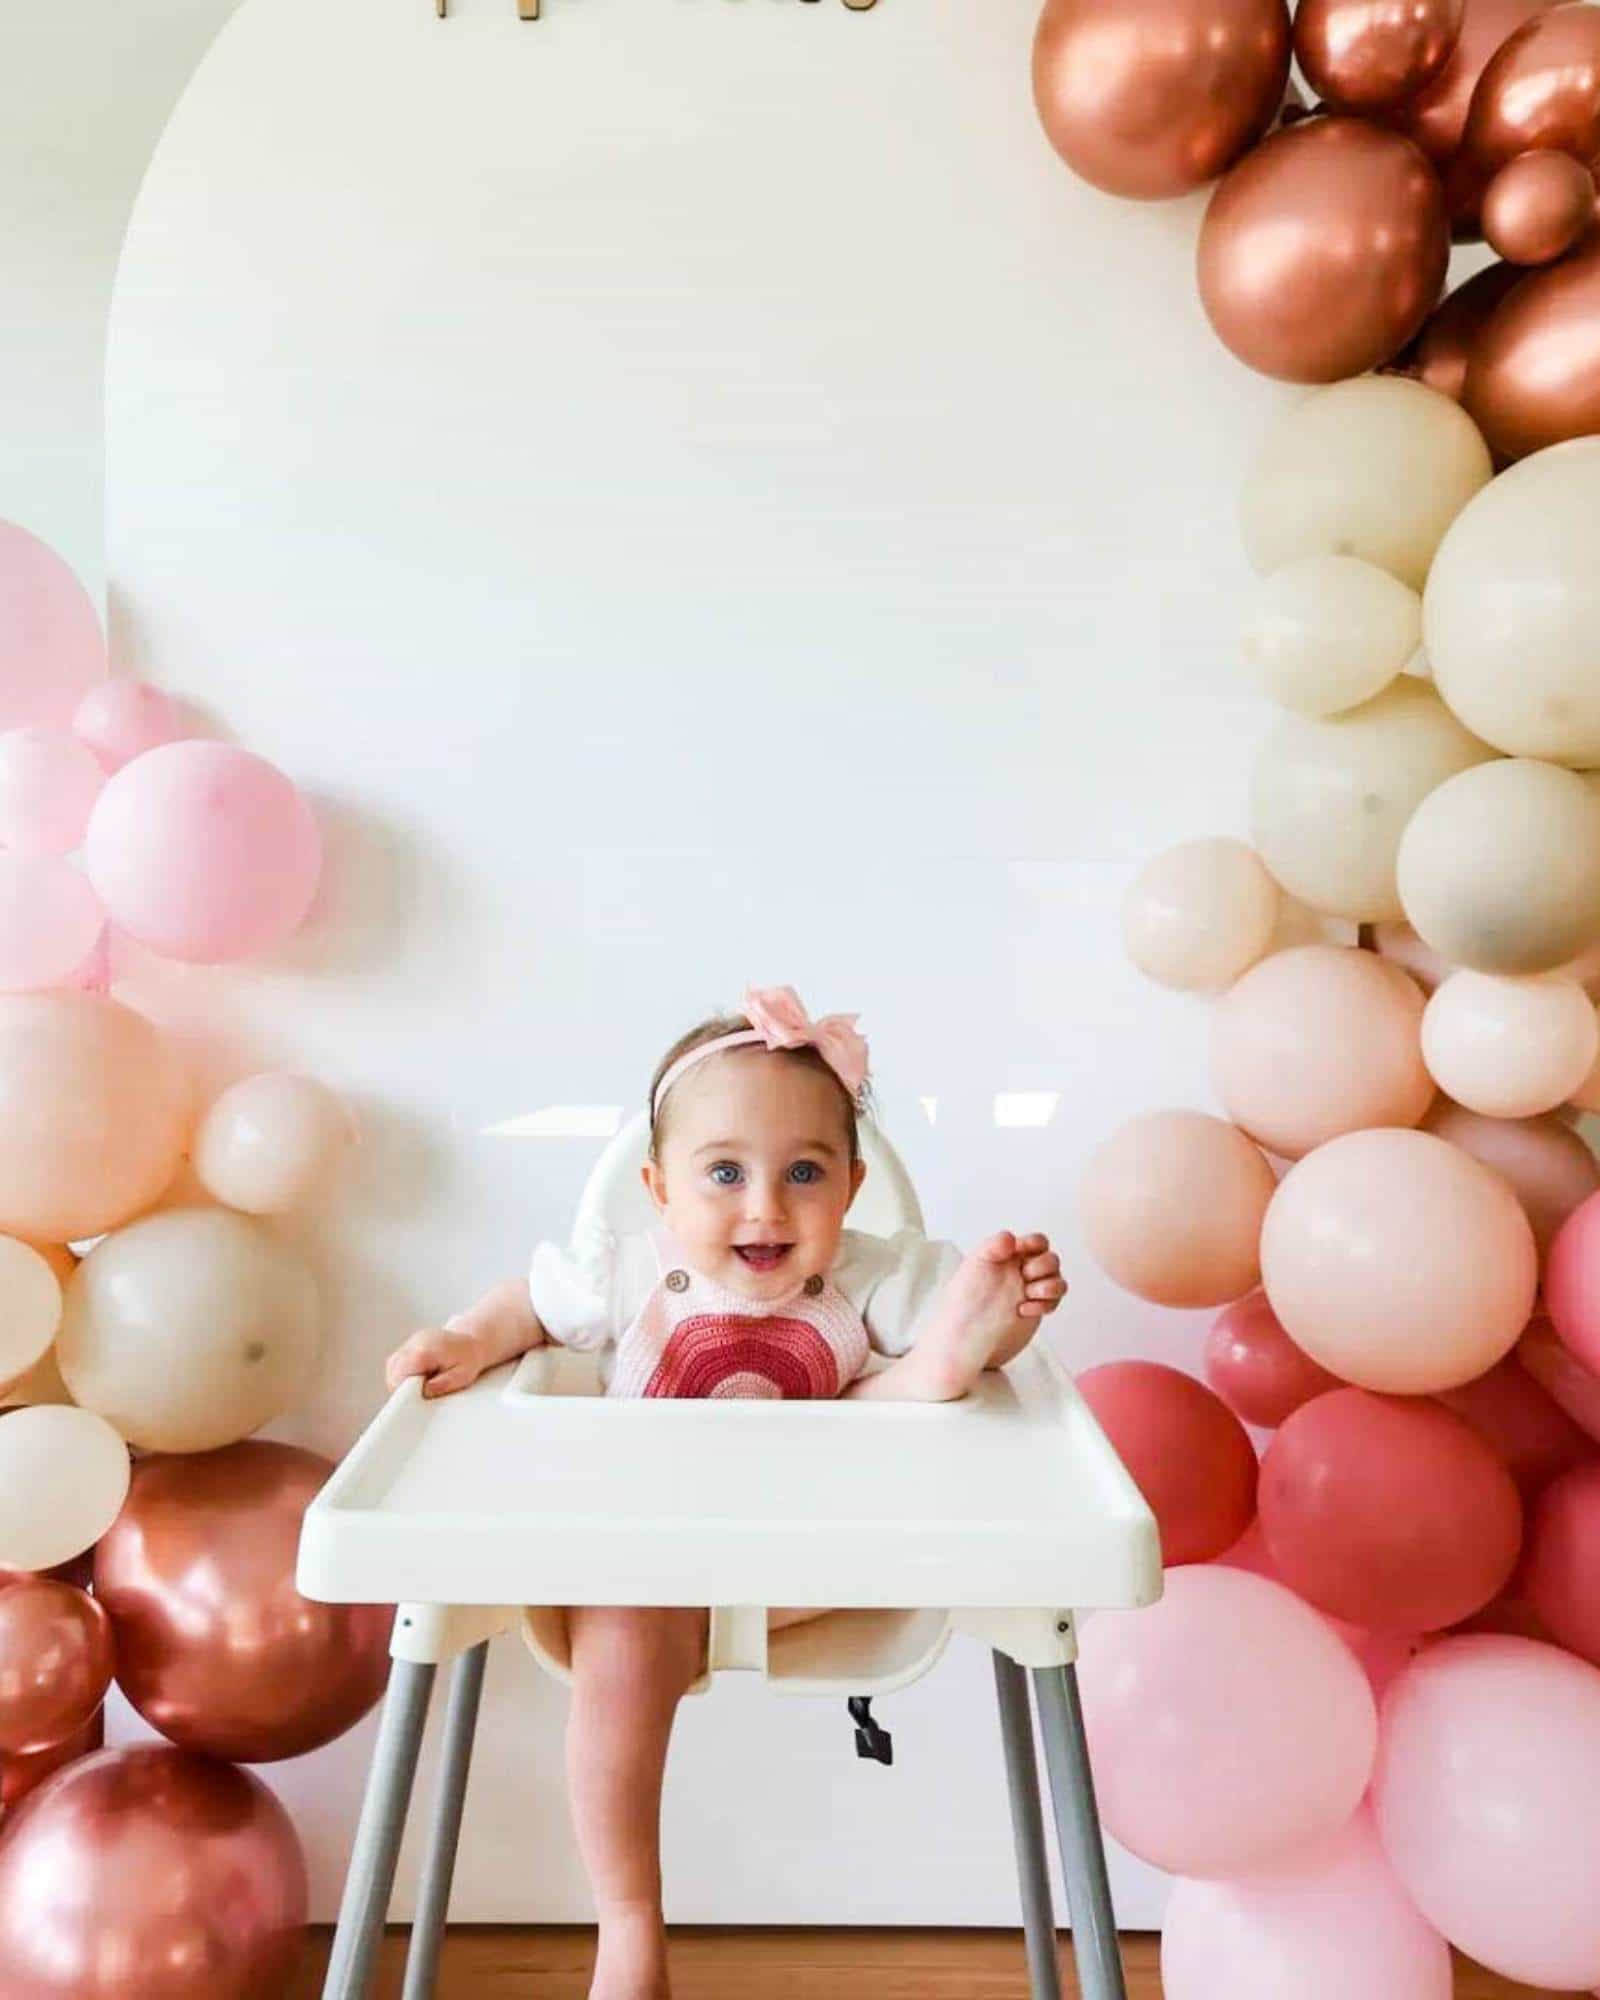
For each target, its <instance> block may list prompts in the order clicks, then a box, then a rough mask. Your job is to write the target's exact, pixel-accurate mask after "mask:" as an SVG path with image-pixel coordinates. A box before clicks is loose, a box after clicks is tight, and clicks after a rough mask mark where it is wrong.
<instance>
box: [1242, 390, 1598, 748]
mask: <svg viewBox="0 0 1600 2000" xmlns="http://www.w3.org/2000/svg"><path fill="white" fill-rule="evenodd" d="M1491 470H1492V467H1491V465H1490V461H1489V450H1488V447H1487V446H1486V445H1485V443H1484V441H1483V439H1482V437H1481V436H1480V435H1479V433H1478V429H1477V426H1476V425H1475V424H1474V423H1473V422H1472V420H1471V419H1470V418H1469V417H1468V416H1466V415H1465V414H1464V413H1463V412H1462V411H1461V410H1460V409H1459V408H1458V407H1457V405H1456V404H1454V403H1453V402H1451V401H1450V399H1449V397H1447V396H1441V395H1440V394H1439V393H1438V391H1437V390H1434V389H1428V388H1424V386H1423V385H1422V384H1421V383H1420V382H1409V381H1407V380H1405V378H1404V377H1402V376H1398V375H1372V376H1361V377H1358V378H1357V379H1356V380H1354V381H1350V382H1338V383H1335V384H1334V385H1333V386H1332V387H1331V388H1327V389H1321V390H1318V391H1317V392H1316V394H1314V395H1311V396H1307V397H1306V398H1305V400H1304V401H1303V402H1301V403H1298V404H1296V405H1295V406H1294V407H1293V408H1291V409H1289V410H1288V411H1286V412H1285V413H1284V415H1282V416H1281V417H1279V418H1278V420H1277V422H1276V423H1275V424H1274V425H1273V427H1272V429H1271V430H1270V431H1269V432H1268V434H1267V437H1266V441H1265V443H1264V444H1263V445H1262V447H1261V449H1260V450H1259V451H1258V452H1257V453H1256V455H1255V458H1254V459H1253V461H1252V462H1251V466H1250V470H1249V472H1248V474H1247V475H1246V478H1245V483H1244V489H1243V492H1242V494H1241V496H1240V503H1239V525H1240V528H1241V530H1242V531H1243V534H1244V545H1245V552H1246V554H1247V555H1248V556H1249V558H1250V563H1251V567H1252V568H1253V569H1255V570H1256V572H1257V573H1258V574H1261V575H1265V574H1268V573H1270V572H1271V571H1273V570H1275V569H1281V568H1282V567H1283V565H1284V564H1285V563H1291V562H1296V561H1298V560H1299V559H1300V558H1301V557H1302V556H1315V555H1341V554H1342V555H1352V556H1359V557H1361V559H1362V560H1363V561H1364V562H1370V563H1375V564H1376V565H1377V566H1378V568H1379V569H1384V570H1387V571H1388V572H1389V574H1390V575H1391V576H1394V577H1398V578H1399V580H1400V582H1402V583H1404V584H1409V585H1410V587H1411V588H1412V589H1413V590H1421V588H1422V586H1423V584H1424V582H1425V581H1426V579H1427V575H1428V567H1429V565H1430V564H1431V563H1432V561H1433V556H1434V551H1435V550H1436V549H1437V548H1438V546H1439V543H1440V541H1441V540H1442V538H1443V536H1444V532H1445V530H1446V529H1447V528H1448V527H1449V525H1450V523H1451V522H1452V521H1453V520H1454V519H1455V517H1456V516H1457V514H1459V513H1460V512H1461V510H1462V508H1463V507H1464V506H1466V504H1467V502H1468V501H1469V500H1470V499H1471V498H1472V496H1473V495H1474V494H1475V493H1477V492H1478V491H1479V490H1480V489H1481V488H1483V487H1484V486H1486V485H1488V483H1489V477H1490V473H1491ZM1596 762H1597V763H1600V758H1597V759H1596Z"/></svg>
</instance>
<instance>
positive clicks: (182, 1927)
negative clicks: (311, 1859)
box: [0, 1743, 306, 2000]
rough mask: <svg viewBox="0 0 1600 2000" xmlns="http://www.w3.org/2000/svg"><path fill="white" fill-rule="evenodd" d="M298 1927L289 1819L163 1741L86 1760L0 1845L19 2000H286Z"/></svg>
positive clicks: (6, 1940)
mask: <svg viewBox="0 0 1600 2000" xmlns="http://www.w3.org/2000/svg"><path fill="white" fill-rule="evenodd" d="M305 1923H306V1865H305V1857H304V1855H303V1854H302V1852H301V1848H300V1841H299V1838H298V1836H297V1835H296V1833H295V1830H294V1827H293V1825H292V1824H291V1822H290V1819H289V1815H288V1814H287V1813H286V1812H285V1811H284V1809H283V1807H282V1806H281V1805H280V1804H279V1803H278V1801H277V1800H276V1799H275V1798H274V1797H273V1795H272V1793H271V1792H270V1791H268V1789H267V1787H266V1786H265V1785H264V1784H262V1782H261V1780H260V1779H259V1778H257V1777H254V1776H253V1775H252V1774H251V1773H250V1772H248V1771H237V1770H234V1769H233V1767H232V1766H231V1765H228V1764H219V1763H216V1762H215V1761H214V1760H213V1759H211V1758H209V1757H196V1756H192V1755H191V1754H190V1753H189V1752H187V1751H184V1750H174V1749H171V1748H170V1747H169V1746H168V1745H166V1744H164V1743H162V1744H150V1743H146V1744H140V1745H138V1746H137V1747H136V1748H134V1749H129V1750H100V1751H97V1752H96V1753H95V1754H94V1755H93V1756H90V1757H84V1758H82V1759H80V1760H79V1761H78V1762H77V1763H75V1764H72V1765H70V1766H69V1767H68V1768H67V1769H66V1770H64V1771H61V1772H59V1773H58V1774H57V1775H56V1776H55V1777H54V1778H52V1779H51V1780H50V1782H49V1783H48V1784H46V1785H41V1786H40V1788H39V1789H38V1790H37V1791H36V1792H35V1793H34V1794H33V1795H32V1797H31V1798H29V1799H26V1800H25V1801H24V1802H23V1804H22V1805H21V1806H20V1807H18V1809H17V1811H16V1812H15V1814H8V1815H7V1819H6V1827H5V1832H4V1834H3V1835H0V1993H4V1994H6V1995H8V1996H13V1995H14V1996H15V2000H284V1996H285V1995H286V1994H287V1993H289V1992H291V1991H292V1990H293V1986H294V1979H295V1972H296V1968H297V1965H298V1963H299V1959H300V1955H301V1951H302V1948H303V1944H304V1939H305Z"/></svg>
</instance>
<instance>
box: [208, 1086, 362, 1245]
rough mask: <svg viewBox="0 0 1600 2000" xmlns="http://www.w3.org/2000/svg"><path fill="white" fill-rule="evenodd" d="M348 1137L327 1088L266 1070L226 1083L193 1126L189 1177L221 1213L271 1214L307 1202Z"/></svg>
mask: <svg viewBox="0 0 1600 2000" xmlns="http://www.w3.org/2000/svg"><path fill="white" fill-rule="evenodd" d="M351 1137H352V1132H351V1127H350V1120H349V1116H348V1114H347V1113H346V1111H345V1109H344V1107H343V1105H341V1104H340V1102H339V1100H338V1098H336V1097H335V1096H334V1094H333V1092H332V1091H331V1090H328V1089H327V1088H325V1086H324V1085H322V1084H320V1083H317V1082H315V1081H314V1080H313V1079H312V1078H311V1077H308V1076H290V1075H285V1074H282V1073H278V1072H270V1071H269V1072H266V1073H263V1074H262V1075H260V1076H247V1077H244V1078H242V1079H241V1080H240V1081H239V1082H238V1083H235V1084H230V1085H229V1087H228V1088H227V1089H226V1090H225V1091H223V1093H222V1094H221V1096H220V1097H218V1098H217V1100H216V1102H215V1103H214V1104H213V1105H212V1106H211V1108H210V1110H209V1111H208V1112H207V1113H206V1115H205V1116H204V1118H203V1119H202V1120H201V1121H200V1129H199V1131H198V1132H197V1133H196V1135H195V1143H194V1151H193V1159H194V1167H195V1172H196V1174H197V1176H198V1177H199V1180H200V1183H201V1185H202V1186H203V1187H204V1188H205V1189H206V1190H207V1191H208V1192H209V1193H211V1194H213V1195H215V1196H216V1198H217V1200H218V1201H220V1202H224V1203H226V1205H227V1206H228V1207H229V1208H237V1209H242V1210H244V1211H245V1212H246V1213H247V1214H250V1215H279V1214H282V1213H283V1212H284V1211H285V1210H287V1209H291V1208H294V1207H296V1206H297V1205H298V1204H299V1203H301V1202H303V1201H306V1200H307V1199H309V1197H310V1196H311V1195H312V1194H313V1193H314V1192H315V1190H316V1188H317V1186H318V1185H319V1183H320V1182H321V1181H322V1180H323V1179H324V1178H325V1176H326V1175H327V1174H328V1173H329V1172H330V1171H331V1169H332V1167H333V1164H334V1162H335V1160H336V1159H337V1158H338V1156H339V1154H340V1153H341V1152H342V1151H343V1150H344V1149H345V1147H346V1146H348V1145H349V1143H350V1141H351Z"/></svg>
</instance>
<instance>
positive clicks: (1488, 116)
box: [1461, 0, 1600, 174]
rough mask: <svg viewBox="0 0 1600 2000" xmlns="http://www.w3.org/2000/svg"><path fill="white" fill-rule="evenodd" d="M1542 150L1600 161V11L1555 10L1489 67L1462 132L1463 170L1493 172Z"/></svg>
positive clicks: (1506, 44)
mask: <svg viewBox="0 0 1600 2000" xmlns="http://www.w3.org/2000/svg"><path fill="white" fill-rule="evenodd" d="M1535 148H1538V149H1548V150H1552V151H1555V152H1560V153H1566V154H1569V155H1570V156H1571V158H1572V159H1573V160H1574V161H1575V162H1582V163H1583V164H1584V165H1588V164H1589V163H1590V162H1591V161H1593V160H1595V159H1597V158H1600V7H1596V6H1593V5H1591V4H1589V0H1569V4H1567V5H1564V6H1559V7H1548V8H1545V9H1543V10H1541V12H1539V13H1537V14H1535V15H1534V17H1533V18H1532V20H1530V21H1525V22H1524V23H1523V24H1522V25H1521V27H1519V28H1516V29H1514V30H1513V32H1512V33H1511V34H1509V35H1508V36H1507V37H1506V39H1505V40H1504V41H1503V42H1502V43H1501V44H1500V46H1499V48H1498V49H1496V50H1495V52H1494V54H1493V55H1492V56H1491V57H1490V58H1489V60H1488V62H1487V63H1486V64H1485V65H1484V70H1483V74H1482V76H1481V77H1480V78H1479V79H1478V84H1477V88H1476V89H1475V90H1474V91H1473V93H1472V101H1471V104H1470V105H1469V106H1468V109H1467V122H1466V125H1465V127H1464V129H1463V131H1462V134H1461V153H1462V163H1463V165H1464V166H1466V167H1468V168H1470V169H1472V170H1475V171H1477V172H1480V173H1485V174H1492V173H1494V172H1495V170H1496V169H1497V168H1500V167H1503V166H1505V165H1506V164H1507V162H1508V161H1511V160H1514V159H1516V158H1517V156H1518V155H1519V154H1522V153H1527V152H1531V151H1533V150H1534V149H1535Z"/></svg>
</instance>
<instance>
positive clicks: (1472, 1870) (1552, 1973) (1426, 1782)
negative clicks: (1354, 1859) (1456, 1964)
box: [1373, 1636, 1600, 1992]
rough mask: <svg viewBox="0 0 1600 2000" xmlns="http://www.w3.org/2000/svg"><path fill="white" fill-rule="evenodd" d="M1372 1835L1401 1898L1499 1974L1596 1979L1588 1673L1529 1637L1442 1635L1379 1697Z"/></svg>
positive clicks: (1593, 1698)
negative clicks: (1379, 1739) (1398, 1883)
mask: <svg viewBox="0 0 1600 2000" xmlns="http://www.w3.org/2000/svg"><path fill="white" fill-rule="evenodd" d="M1373 1799H1374V1802H1375V1804H1376V1807H1377V1816H1378V1833H1379V1837H1380V1839H1381V1840H1382V1842H1383V1846H1384V1851H1385V1853H1386V1854H1387V1855H1388V1857H1389V1862H1390V1866H1391V1867H1392V1868H1393V1869H1394V1871H1395V1873H1396V1874H1397V1875H1398V1876H1399V1878H1400V1881H1401V1883H1402V1884H1403V1885H1404V1887H1405V1889H1406V1890H1407V1892H1408V1893H1409V1894H1410V1896H1411V1899H1412V1901H1413V1902H1414V1903H1415V1904H1416V1905H1417V1908H1418V1909H1419V1910H1420V1911H1421V1912H1422V1915H1423V1916H1424V1917H1425V1918H1426V1919H1427V1921H1428V1922H1429V1923H1430V1924H1432V1925H1433V1927H1434V1928H1435V1929H1436V1930H1438V1931H1441V1932H1442V1933H1443V1934H1444V1936H1445V1937H1447V1938H1448V1939H1449V1940H1450V1942H1451V1943H1452V1944H1454V1945H1456V1946H1458V1947H1459V1948H1460V1949H1461V1950H1462V1951H1464V1952H1467V1953H1469V1954H1470V1956H1471V1957H1473V1958H1475V1959H1478V1960H1479V1961H1480V1962H1481V1963H1482V1964H1484V1965H1486V1966H1488V1967H1489V1968H1490V1969H1491V1970H1492V1971H1495V1972H1498V1973H1501V1974H1503V1975H1504V1976H1505V1977H1506V1978H1508V1979H1520V1980H1523V1981H1525V1982H1526V1983H1527V1984H1528V1985H1530V1986H1538V1987H1547V1986H1553V1987H1556V1988H1558V1989H1560V1990H1561V1991H1563V1992H1566V1991H1570V1990H1572V1989H1574V1988H1578V1987H1589V1986H1594V1985H1595V1984H1596V1983H1600V1896H1596V1894H1595V1863H1596V1856H1597V1855H1600V1672H1597V1671H1596V1670H1595V1668H1593V1667H1591V1666H1590V1665H1589V1664H1588V1663H1587V1662H1586V1661H1584V1660H1577V1659H1574V1658H1573V1657H1572V1655H1571V1654H1570V1653H1563V1652H1560V1651H1558V1650H1557V1649H1556V1648H1555V1647H1553V1646H1541V1645H1538V1644H1537V1643H1535V1642H1534V1641H1533V1640H1531V1639H1510V1638H1494V1637H1489V1636H1483V1637H1471V1638H1462V1639H1446V1640H1444V1641H1442V1642H1441V1643H1440V1644H1438V1645H1435V1646H1430V1647H1429V1648H1428V1649H1427V1650H1426V1651H1425V1652H1424V1653H1422V1654H1421V1655H1420V1656H1419V1657H1418V1658H1417V1659H1415V1660H1414V1661H1413V1662H1412V1663H1411V1665H1410V1666H1409V1667H1408V1668H1407V1669H1406V1671H1405V1672H1404V1673H1403V1674H1402V1675H1401V1676H1400V1677H1399V1679H1398V1680H1397V1681H1396V1682H1395V1683H1394V1685H1393V1687H1391V1688H1390V1690H1389V1693H1388V1695H1387V1696H1386V1697H1385V1700H1384V1704H1383V1727H1382V1744H1381V1747H1380V1749H1379V1753H1378V1764H1377V1771H1376V1774H1375V1777H1374V1779H1373Z"/></svg>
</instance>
